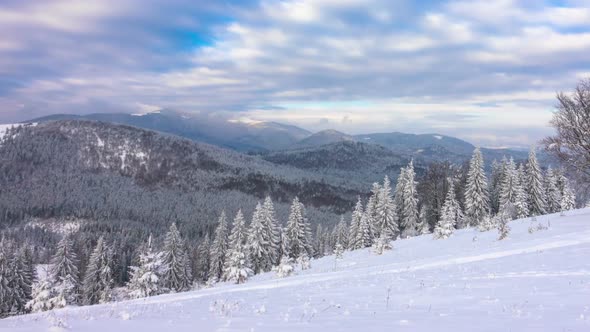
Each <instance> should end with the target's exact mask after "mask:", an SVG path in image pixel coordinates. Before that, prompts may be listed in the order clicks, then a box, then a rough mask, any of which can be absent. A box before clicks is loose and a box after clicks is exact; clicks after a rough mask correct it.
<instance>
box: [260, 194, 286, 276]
mask: <svg viewBox="0 0 590 332" xmlns="http://www.w3.org/2000/svg"><path fill="white" fill-rule="evenodd" d="M260 220H261V222H262V225H263V226H264V242H265V243H267V247H268V254H269V255H270V259H271V265H274V264H278V262H279V259H280V257H279V251H280V250H279V249H280V248H279V247H280V246H281V243H280V242H281V241H280V238H279V227H278V225H277V217H276V214H275V208H274V204H273V202H272V199H271V198H270V196H266V199H265V200H264V204H262V213H261V215H260Z"/></svg>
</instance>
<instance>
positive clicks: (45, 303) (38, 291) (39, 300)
mask: <svg viewBox="0 0 590 332" xmlns="http://www.w3.org/2000/svg"><path fill="white" fill-rule="evenodd" d="M32 297H33V298H32V299H31V300H30V301H29V302H27V304H26V308H27V310H29V311H31V312H41V311H47V310H51V309H55V308H59V304H58V301H59V300H58V298H57V294H56V289H55V288H54V287H53V284H52V283H51V282H50V281H49V280H46V279H44V280H39V281H38V282H36V283H35V284H33V295H32Z"/></svg>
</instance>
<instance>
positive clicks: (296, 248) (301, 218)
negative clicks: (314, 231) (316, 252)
mask: <svg viewBox="0 0 590 332" xmlns="http://www.w3.org/2000/svg"><path fill="white" fill-rule="evenodd" d="M285 236H286V238H287V243H288V249H289V254H290V255H291V257H292V258H295V259H296V258H299V257H300V256H302V255H307V256H309V255H311V251H312V246H311V230H310V227H309V224H308V221H307V218H306V217H305V210H304V207H303V204H302V203H301V202H299V198H297V197H295V199H293V204H291V212H290V213H289V219H288V220H287V229H286V232H285Z"/></svg>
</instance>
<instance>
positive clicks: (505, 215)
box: [494, 202, 511, 240]
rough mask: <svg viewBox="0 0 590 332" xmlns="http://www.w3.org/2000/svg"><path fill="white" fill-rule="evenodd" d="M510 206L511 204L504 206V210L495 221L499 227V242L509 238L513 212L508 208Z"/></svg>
mask: <svg viewBox="0 0 590 332" xmlns="http://www.w3.org/2000/svg"><path fill="white" fill-rule="evenodd" d="M510 205H511V203H510V202H508V203H506V204H504V206H503V209H501V210H500V212H498V214H497V215H496V216H495V217H494V219H496V221H495V224H496V225H497V227H498V240H503V239H505V238H506V237H507V236H508V233H510V226H508V222H509V221H510V219H511V217H510V215H511V212H510V211H509V208H508V206H510Z"/></svg>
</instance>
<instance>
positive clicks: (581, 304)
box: [0, 209, 590, 332]
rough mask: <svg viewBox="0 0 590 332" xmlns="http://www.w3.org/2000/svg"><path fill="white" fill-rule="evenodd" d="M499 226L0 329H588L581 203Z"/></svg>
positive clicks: (586, 217)
mask: <svg viewBox="0 0 590 332" xmlns="http://www.w3.org/2000/svg"><path fill="white" fill-rule="evenodd" d="M510 227H511V228H512V232H511V233H510V235H509V237H508V238H507V239H505V240H502V241H497V240H496V239H497V233H496V232H495V231H490V232H486V233H480V232H477V231H475V230H462V231H459V232H456V233H455V234H454V235H453V236H452V237H451V238H449V239H447V240H433V239H432V237H431V236H421V237H416V238H412V239H407V240H401V241H396V242H394V249H393V250H392V251H388V252H386V253H385V254H384V255H382V256H377V255H375V254H373V253H372V252H371V251H370V250H359V251H355V252H346V253H345V254H344V258H343V259H342V260H339V261H336V260H335V259H334V256H328V257H324V258H322V259H320V260H316V261H313V262H312V268H311V269H310V270H306V271H298V272H297V275H294V276H291V277H287V278H284V279H277V278H276V277H275V276H274V275H273V274H272V273H268V274H264V275H259V276H256V277H255V278H252V279H250V280H249V281H248V282H247V283H246V284H244V285H229V284H224V285H217V286H216V287H214V288H210V289H202V290H197V291H193V292H187V293H180V294H171V295H163V296H158V297H153V298H148V299H140V300H133V301H126V302H119V303H113V304H107V305H97V306H93V307H77V308H66V309H62V310H56V311H54V312H48V313H41V314H33V315H26V316H21V317H13V318H9V319H5V320H1V321H0V330H3V331H15V332H16V331H47V330H48V329H50V330H57V331H59V330H61V329H62V328H60V327H58V326H59V325H62V326H65V328H63V329H64V330H69V331H166V330H171V331H174V332H180V331H361V330H362V331H364V332H367V331H424V332H432V331H437V332H441V331H452V332H457V331H494V332H496V331H590V259H589V258H590V209H582V210H575V211H570V212H567V214H566V216H560V215H559V214H554V215H549V216H544V217H539V218H538V219H537V220H531V219H530V218H529V219H523V220H517V221H514V222H512V223H510ZM545 227H547V229H544V228H545ZM529 229H530V230H531V231H532V232H531V231H529Z"/></svg>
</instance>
